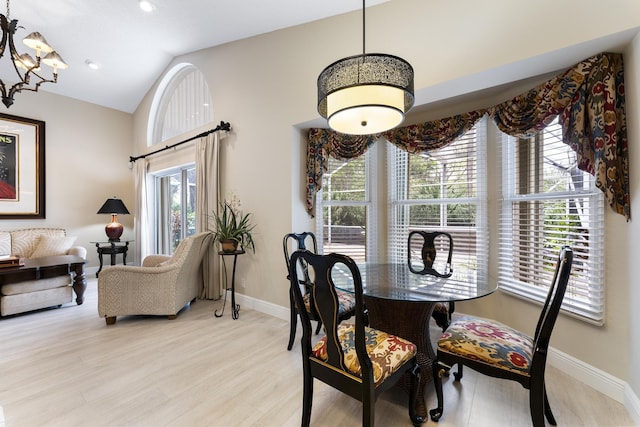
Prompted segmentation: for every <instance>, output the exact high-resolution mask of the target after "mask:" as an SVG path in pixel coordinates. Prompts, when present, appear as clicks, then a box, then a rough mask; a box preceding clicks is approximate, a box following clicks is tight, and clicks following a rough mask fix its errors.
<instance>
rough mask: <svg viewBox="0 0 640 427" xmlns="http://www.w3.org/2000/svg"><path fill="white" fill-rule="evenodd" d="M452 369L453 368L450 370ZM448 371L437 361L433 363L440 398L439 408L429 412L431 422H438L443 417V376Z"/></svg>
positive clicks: (434, 381)
mask: <svg viewBox="0 0 640 427" xmlns="http://www.w3.org/2000/svg"><path fill="white" fill-rule="evenodd" d="M449 369H451V368H449ZM446 371H447V368H446V367H445V366H444V365H441V364H440V363H438V362H437V361H434V362H433V384H434V386H435V387H436V396H437V397H438V406H437V407H436V408H435V409H432V410H430V411H429V415H431V420H432V421H435V422H438V421H439V420H440V417H442V412H443V406H444V403H443V396H442V375H443V374H444V373H445V372H446Z"/></svg>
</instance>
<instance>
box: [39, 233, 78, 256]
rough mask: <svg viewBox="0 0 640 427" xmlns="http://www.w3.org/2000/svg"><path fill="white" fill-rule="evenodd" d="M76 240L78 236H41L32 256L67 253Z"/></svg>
mask: <svg viewBox="0 0 640 427" xmlns="http://www.w3.org/2000/svg"><path fill="white" fill-rule="evenodd" d="M75 241H76V237H67V236H64V237H53V236H40V239H39V241H38V245H37V246H36V249H35V250H34V251H33V253H32V254H31V258H40V257H45V256H56V255H66V254H67V252H68V251H69V249H71V246H73V244H74V243H75Z"/></svg>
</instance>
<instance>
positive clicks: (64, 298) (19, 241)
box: [0, 228, 87, 316]
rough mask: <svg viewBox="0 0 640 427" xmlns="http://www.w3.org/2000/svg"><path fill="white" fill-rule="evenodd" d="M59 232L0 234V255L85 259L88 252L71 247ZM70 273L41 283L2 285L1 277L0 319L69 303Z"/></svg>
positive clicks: (71, 241) (40, 230)
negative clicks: (0, 317) (68, 256)
mask: <svg viewBox="0 0 640 427" xmlns="http://www.w3.org/2000/svg"><path fill="white" fill-rule="evenodd" d="M66 234H67V233H66V231H65V230H64V229H62V228H27V229H22V230H13V231H0V255H11V256H17V257H20V258H38V257H44V256H54V255H76V256H79V257H81V258H85V259H86V257H87V250H86V249H85V248H84V247H81V246H74V243H75V238H74V237H68V236H67V235H66ZM72 283H73V273H71V274H64V275H61V276H56V277H48V278H43V279H40V280H26V281H22V282H18V283H5V281H4V280H3V277H2V276H0V316H8V315H10V314H16V313H22V312H25V311H31V310H37V309H40V308H46V307H52V306H56V305H58V306H59V305H62V304H65V303H69V302H71V301H72V300H73V289H72Z"/></svg>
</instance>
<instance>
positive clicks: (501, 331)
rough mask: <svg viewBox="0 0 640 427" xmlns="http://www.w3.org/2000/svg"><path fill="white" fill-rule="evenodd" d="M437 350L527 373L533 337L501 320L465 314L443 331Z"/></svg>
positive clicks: (531, 354)
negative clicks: (500, 321) (465, 315)
mask: <svg viewBox="0 0 640 427" xmlns="http://www.w3.org/2000/svg"><path fill="white" fill-rule="evenodd" d="M438 352H439V353H440V352H444V353H449V354H454V355H458V356H463V357H466V358H468V359H473V360H477V361H479V362H482V363H486V364H487V365H492V366H494V367H497V368H501V369H505V370H507V371H511V372H516V373H519V374H522V375H529V370H530V369H531V360H532V357H533V338H531V337H530V336H528V335H526V334H523V333H522V332H520V331H517V330H515V329H513V328H510V327H509V326H506V325H504V324H502V323H499V322H496V321H492V320H485V319H479V318H476V317H471V316H467V317H462V318H460V319H457V320H456V321H454V322H453V323H451V325H450V326H449V328H448V329H447V330H446V331H445V332H444V333H443V334H442V336H441V337H440V339H439V340H438Z"/></svg>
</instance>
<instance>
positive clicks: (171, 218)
mask: <svg viewBox="0 0 640 427" xmlns="http://www.w3.org/2000/svg"><path fill="white" fill-rule="evenodd" d="M155 181H156V194H157V195H158V197H157V198H156V200H157V206H156V212H157V221H156V224H157V227H158V228H157V235H158V239H157V245H158V247H157V248H156V250H157V251H158V253H173V251H174V250H175V248H176V247H177V246H178V243H179V242H180V241H181V240H182V239H184V238H185V237H188V236H191V235H193V234H195V231H196V225H195V211H196V169H195V167H194V166H188V167H183V168H180V169H173V170H171V171H167V172H165V173H163V174H161V175H157V176H156V180H155Z"/></svg>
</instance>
